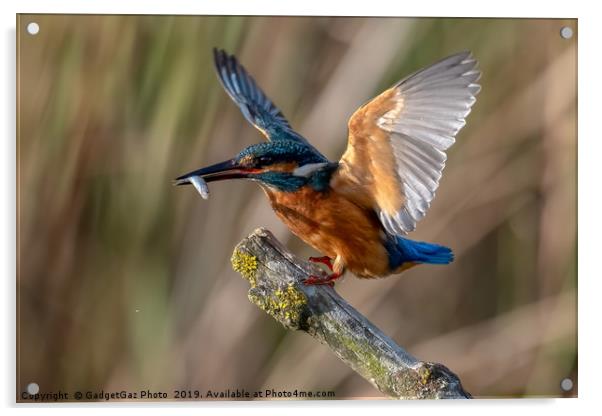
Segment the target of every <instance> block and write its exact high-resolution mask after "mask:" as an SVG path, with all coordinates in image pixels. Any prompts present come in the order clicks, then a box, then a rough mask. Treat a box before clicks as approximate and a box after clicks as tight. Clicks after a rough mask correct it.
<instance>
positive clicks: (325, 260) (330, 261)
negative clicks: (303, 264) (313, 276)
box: [308, 256, 333, 271]
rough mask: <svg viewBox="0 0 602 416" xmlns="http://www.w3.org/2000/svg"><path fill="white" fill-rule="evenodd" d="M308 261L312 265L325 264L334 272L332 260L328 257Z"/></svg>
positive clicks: (312, 258) (313, 258) (311, 258)
mask: <svg viewBox="0 0 602 416" xmlns="http://www.w3.org/2000/svg"><path fill="white" fill-rule="evenodd" d="M308 260H309V261H311V262H312V263H322V264H325V265H326V267H328V269H330V271H333V270H332V260H331V259H330V257H328V256H323V257H310V258H309V259H308Z"/></svg>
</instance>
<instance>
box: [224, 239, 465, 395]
mask: <svg viewBox="0 0 602 416" xmlns="http://www.w3.org/2000/svg"><path fill="white" fill-rule="evenodd" d="M232 265H233V267H234V270H236V271H237V272H239V273H240V274H241V275H242V276H243V277H244V278H245V279H247V280H248V281H249V283H250V284H251V289H249V299H250V300H251V302H253V303H254V304H256V305H257V306H259V307H260V308H261V309H263V310H264V311H265V312H267V313H268V314H270V315H271V316H272V317H273V318H275V319H276V320H277V321H279V322H280V323H281V324H282V325H284V326H285V327H286V328H289V329H295V330H302V331H305V332H307V333H308V334H310V335H311V336H313V337H314V338H316V339H317V340H318V341H320V342H322V343H324V344H326V345H328V347H329V348H330V349H331V350H332V351H333V352H334V353H335V354H336V355H337V356H338V357H339V358H340V359H341V360H343V362H345V363H346V364H347V365H349V366H350V367H351V368H352V369H353V370H355V371H356V372H357V373H358V374H360V375H361V376H362V377H364V378H365V379H366V380H368V381H369V382H370V383H372V385H374V387H376V388H377V389H378V390H379V391H381V392H382V393H383V394H385V395H387V396H389V397H393V398H398V399H460V398H461V399H467V398H471V396H470V394H468V393H467V392H466V391H464V389H463V388H462V384H461V383H460V379H459V378H458V376H456V375H455V374H454V373H452V372H451V371H450V370H449V369H448V368H447V367H445V366H443V365H441V364H437V363H430V362H422V361H419V360H417V359H416V358H414V357H412V356H411V355H410V354H409V353H407V352H406V351H405V350H404V349H403V348H401V347H400V346H398V345H397V344H395V342H393V340H391V338H389V337H387V336H386V335H385V334H384V333H382V332H381V330H380V329H378V328H377V327H376V326H374V325H373V324H372V323H371V322H370V321H368V320H367V319H366V318H365V317H364V316H363V315H361V314H360V313H359V312H358V311H356V310H355V309H354V308H352V307H351V306H350V305H349V304H348V303H347V302H346V301H345V300H344V299H343V298H341V297H340V296H339V295H338V294H337V293H336V292H335V290H334V289H333V288H331V287H330V286H305V285H304V284H303V283H301V282H302V280H303V279H305V278H306V277H307V276H309V275H310V274H314V275H319V274H320V273H323V271H322V270H321V269H320V268H319V267H317V266H316V265H314V264H312V263H309V262H306V261H303V260H300V259H298V258H296V257H295V256H294V255H293V254H291V253H290V252H288V251H287V250H286V248H285V247H284V246H282V244H281V243H280V242H278V240H276V238H275V237H274V236H273V235H272V233H270V232H269V231H268V230H265V229H261V228H260V229H257V230H256V231H255V232H253V233H252V234H251V235H249V236H248V237H247V238H245V239H244V240H243V241H241V242H240V243H239V244H238V245H237V246H236V249H235V250H234V254H233V256H232Z"/></svg>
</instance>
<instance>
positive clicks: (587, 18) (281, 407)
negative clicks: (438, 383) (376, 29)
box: [0, 0, 602, 415]
mask: <svg viewBox="0 0 602 416" xmlns="http://www.w3.org/2000/svg"><path fill="white" fill-rule="evenodd" d="M6 3H8V2H1V3H0V7H1V8H2V13H1V14H0V19H1V21H2V41H0V48H1V51H0V57H2V58H3V59H2V62H3V63H2V65H0V71H1V74H0V82H1V84H0V91H2V92H3V97H2V98H1V99H0V117H1V119H0V126H3V128H4V133H5V137H3V140H1V141H0V143H1V146H2V149H1V151H0V155H2V163H1V167H2V181H0V183H1V185H0V186H1V188H0V191H1V194H2V196H3V197H4V198H3V203H2V204H1V209H2V212H1V215H0V230H2V233H1V234H2V236H3V239H2V247H0V256H1V259H0V264H1V265H2V266H3V269H4V273H2V277H3V279H2V280H3V282H4V287H3V290H2V294H3V297H2V299H1V301H0V302H1V303H2V306H1V308H0V310H2V320H1V321H0V325H1V328H0V329H1V332H0V333H1V334H2V336H3V339H2V341H1V342H0V360H2V361H1V362H0V369H2V370H4V371H3V374H2V375H1V376H0V392H1V393H0V394H1V396H0V397H1V401H0V403H1V404H2V405H3V406H6V407H9V409H8V411H9V412H10V413H12V412H15V411H17V409H16V408H15V405H14V404H13V400H14V397H15V394H14V391H15V363H14V353H15V335H14V331H15V311H14V308H15V166H16V162H15V44H14V43H15V20H16V17H15V14H16V13H107V14H113V13H114V14H120V13H121V14H123V13H127V14H249V15H265V14H270V15H292V14H301V15H347V16H362V15H372V16H385V15H399V16H456V17H462V16H463V17H576V18H579V28H578V32H579V33H578V36H579V72H578V73H579V87H580V88H579V140H578V141H579V151H578V155H579V170H578V173H579V209H578V213H579V219H578V220H579V238H578V242H579V261H578V264H579V396H580V398H579V399H577V400H545V401H544V400H528V399H522V400H480V401H473V402H470V403H449V402H447V403H432V402H431V403H397V402H390V401H387V402H373V401H347V402H343V401H336V402H295V403H290V402H272V403H265V402H262V403H203V404H200V405H199V404H182V405H178V406H176V407H175V408H172V406H171V405H160V406H157V405H155V404H152V405H144V406H140V405H137V404H133V405H116V406H113V405H111V406H110V407H111V408H117V407H120V408H127V409H128V412H131V413H136V414H147V413H151V414H165V412H166V411H168V412H170V413H171V412H173V411H174V410H176V409H177V411H178V412H179V411H183V412H186V413H189V414H198V413H199V412H211V413H218V414H223V413H226V412H233V411H234V412H235V411H243V409H244V411H245V413H248V414H251V415H254V414H262V415H263V414H265V413H266V412H267V413H276V412H277V413H279V414H281V413H282V412H283V411H286V413H287V414H288V413H290V414H302V413H303V414H305V413H307V412H309V411H311V412H315V411H316V410H317V411H326V412H339V411H344V412H346V413H351V414H364V413H365V412H366V411H369V410H371V409H374V410H377V411H378V412H384V413H395V414H398V413H400V412H404V411H423V410H422V409H423V408H430V409H431V410H435V411H442V409H441V408H440V406H446V409H445V412H446V413H449V414H450V415H455V414H461V415H467V414H482V413H483V412H484V411H487V413H488V414H493V415H495V414H501V415H506V414H507V413H508V411H512V412H514V411H518V410H520V411H521V413H522V411H523V410H524V411H530V412H533V411H540V410H542V411H544V412H546V414H563V415H564V414H566V412H567V411H568V410H569V408H571V410H572V409H573V408H576V409H575V410H577V411H579V412H580V411H585V410H589V409H594V408H596V407H597V406H596V404H597V403H596V402H595V400H596V397H597V396H596V387H597V386H598V385H599V384H600V382H599V379H600V376H599V373H600V368H599V367H600V365H599V359H598V355H599V354H597V353H598V351H597V350H598V349H599V346H600V335H599V332H596V331H595V329H596V327H599V325H600V320H599V318H598V316H599V314H600V313H599V310H598V309H597V308H596V306H597V305H598V304H599V303H600V302H599V301H598V297H599V296H601V294H602V290H601V287H600V280H601V279H602V273H601V272H600V267H599V266H598V264H597V263H596V260H597V259H598V258H599V257H600V253H599V249H598V247H599V243H597V240H596V239H597V238H600V237H601V236H602V233H600V231H601V227H600V218H601V216H600V214H599V213H600V212H601V210H600V204H599V203H597V198H596V197H597V194H598V193H599V191H598V190H599V189H600V188H601V186H600V181H599V180H598V178H600V176H601V175H600V166H599V162H598V163H597V156H598V155H600V154H602V151H601V150H602V149H600V146H601V144H600V143H601V142H602V133H601V131H600V127H599V123H596V122H597V121H598V120H599V119H600V117H601V114H600V113H601V112H602V106H601V105H600V97H602V91H601V88H600V68H602V65H601V62H600V53H599V40H600V39H602V34H601V30H600V27H601V26H602V21H601V20H600V18H601V16H600V15H598V14H596V13H595V9H594V7H595V6H594V4H595V2H593V1H587V2H585V1H583V2H579V1H546V2H527V1H524V0H520V1H518V0H504V1H498V2H486V1H482V0H479V1H462V2H460V1H453V2H452V1H444V0H441V1H427V0H420V1H403V2H402V1H390V2H386V1H380V0H371V1H369V2H351V1H345V2H340V3H339V2H331V3H326V2H325V1H324V0H321V1H320V0H302V1H298V2H296V3H292V2H284V1H279V0H271V1H267V0H254V1H248V0H228V1H226V0H219V1H218V0H214V1H212V2H208V1H198V2H192V1H183V0H169V1H165V0H147V1H145V2H139V3H138V2H131V3H126V2H124V1H122V0H104V1H102V2H82V1H66V0H64V1H57V0H55V1H52V2H49V1H43V0H38V1H33V0H31V1H26V0H22V1H20V2H18V3H17V4H6ZM516 65H517V70H518V69H519V68H520V62H517V63H516ZM558 226H559V227H562V224H559V225H558ZM484 371H486V370H484ZM418 406H420V409H416V407H418ZM535 406H537V407H538V409H534V408H533V407H535ZM594 406H596V407H594ZM18 407H20V408H21V409H20V410H18V411H25V412H29V411H32V410H34V409H36V407H33V406H18ZM166 407H167V408H169V410H168V409H166ZM199 407H200V409H199ZM38 408H40V407H39V406H38ZM42 408H43V411H44V412H50V413H55V414H63V413H65V412H67V413H81V411H82V410H83V408H85V409H86V410H88V411H90V412H92V413H97V414H102V413H104V412H105V411H106V407H105V406H102V405H91V406H82V405H79V406H77V407H75V406H61V407H58V406H56V407H55V406H43V407H42ZM436 408H438V409H436ZM592 413H593V412H592Z"/></svg>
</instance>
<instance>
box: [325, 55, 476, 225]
mask: <svg viewBox="0 0 602 416" xmlns="http://www.w3.org/2000/svg"><path fill="white" fill-rule="evenodd" d="M479 77H480V71H479V70H478V69H477V62H476V60H475V59H474V58H473V57H472V55H471V53H470V52H462V53H459V54H456V55H453V56H450V57H448V58H445V59H443V60H441V61H439V62H437V63H435V64H433V65H432V66H430V67H427V68H425V69H422V70H420V71H418V72H415V73H414V74H412V75H410V76H408V77H406V78H404V79H403V80H401V81H400V82H398V83H397V84H395V85H394V86H393V87H391V88H389V89H388V90H386V91H385V92H383V93H382V94H380V95H379V96H377V97H376V98H374V99H373V100H372V101H370V102H368V103H367V104H365V105H363V106H362V107H360V108H359V109H358V110H357V111H356V112H355V113H354V114H353V116H352V117H351V119H350V120H349V143H348V145H347V150H346V151H345V153H344V154H343V157H342V158H341V161H340V169H339V170H338V171H337V173H336V175H337V176H336V177H335V182H333V186H334V187H335V188H336V189H337V190H342V191H343V192H346V193H348V194H349V195H356V198H357V199H358V200H360V201H359V202H360V203H362V204H364V205H370V206H372V208H374V209H375V210H376V211H377V212H378V215H379V218H380V221H381V223H382V224H383V226H384V228H385V229H386V230H387V231H388V232H389V233H391V234H405V233H408V232H410V231H413V230H414V229H415V228H416V223H417V222H418V221H420V220H421V219H422V218H423V217H424V215H425V214H426V211H427V210H428V208H429V206H430V203H431V201H432V199H433V198H434V196H435V191H436V190H437V187H438V186H439V179H440V178H441V172H442V171H443V168H444V166H445V160H446V154H445V151H446V150H447V149H448V148H449V147H450V146H451V145H452V144H453V143H454V142H455V136H456V134H457V133H458V131H459V130H460V129H461V128H462V127H463V126H464V125H465V124H466V122H465V118H466V116H467V115H468V113H470V108H471V107H472V105H473V104H474V103H475V101H476V98H475V96H476V95H477V93H478V92H479V90H480V86H479V85H478V84H476V82H477V80H478V79H479ZM360 195H361V196H360Z"/></svg>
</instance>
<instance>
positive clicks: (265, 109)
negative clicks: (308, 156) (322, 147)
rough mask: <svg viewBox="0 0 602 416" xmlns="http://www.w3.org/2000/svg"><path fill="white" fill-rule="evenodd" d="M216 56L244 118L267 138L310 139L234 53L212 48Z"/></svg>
mask: <svg viewBox="0 0 602 416" xmlns="http://www.w3.org/2000/svg"><path fill="white" fill-rule="evenodd" d="M213 57H214V62H215V69H216V70H217V75H218V76H219V79H220V81H221V84H222V86H223V87H224V89H225V90H226V92H227V93H228V95H229V96H230V98H232V100H233V101H234V102H235V103H236V104H237V105H238V107H239V108H240V111H241V112H242V113H243V115H244V116H245V118H246V119H247V120H248V121H249V122H250V123H251V124H253V125H254V126H255V127H256V128H257V129H258V130H259V131H261V132H262V133H263V134H264V135H265V136H266V137H267V139H268V140H278V139H286V140H301V141H303V142H304V143H307V141H306V140H305V139H304V138H303V137H302V136H300V135H299V134H298V133H296V132H295V131H293V129H292V128H291V126H290V125H289V123H288V121H287V120H286V118H285V117H284V115H282V112H281V111H280V110H279V109H278V107H276V106H275V105H274V103H272V101H271V100H270V99H269V98H268V97H267V96H266V95H265V93H264V92H263V91H262V90H261V88H259V87H258V86H257V84H256V83H255V80H254V79H253V77H251V76H250V75H249V74H248V73H247V71H246V70H245V68H244V67H243V66H242V65H241V64H240V63H239V62H238V61H237V60H236V58H235V57H234V56H233V55H228V54H227V53H226V52H225V51H223V50H219V49H213Z"/></svg>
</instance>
